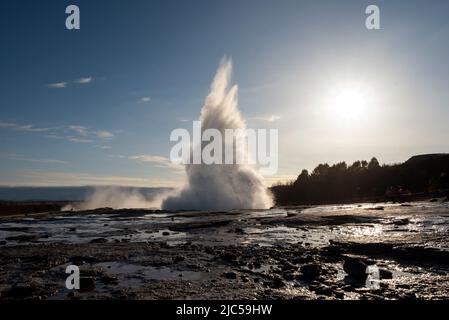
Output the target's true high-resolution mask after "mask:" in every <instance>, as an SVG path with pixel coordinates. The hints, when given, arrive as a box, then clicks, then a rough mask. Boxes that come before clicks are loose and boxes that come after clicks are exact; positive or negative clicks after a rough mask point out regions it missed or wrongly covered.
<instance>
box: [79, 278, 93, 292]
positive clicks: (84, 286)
mask: <svg viewBox="0 0 449 320" xmlns="http://www.w3.org/2000/svg"><path fill="white" fill-rule="evenodd" d="M94 290H95V279H94V278H87V277H81V278H80V291H81V292H90V291H94Z"/></svg>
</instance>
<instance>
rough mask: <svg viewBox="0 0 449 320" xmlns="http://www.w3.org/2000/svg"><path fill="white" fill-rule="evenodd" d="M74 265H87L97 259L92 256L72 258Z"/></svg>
mask: <svg viewBox="0 0 449 320" xmlns="http://www.w3.org/2000/svg"><path fill="white" fill-rule="evenodd" d="M70 261H71V262H72V264H74V265H77V266H80V265H83V264H85V263H92V262H94V261H95V258H94V257H92V256H73V257H71V258H70Z"/></svg>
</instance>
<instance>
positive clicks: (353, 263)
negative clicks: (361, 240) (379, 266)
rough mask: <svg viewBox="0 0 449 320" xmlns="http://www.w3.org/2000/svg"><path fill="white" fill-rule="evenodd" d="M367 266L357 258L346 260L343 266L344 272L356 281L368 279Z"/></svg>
mask: <svg viewBox="0 0 449 320" xmlns="http://www.w3.org/2000/svg"><path fill="white" fill-rule="evenodd" d="M366 267H367V265H366V264H365V263H364V262H363V261H361V260H360V259H356V258H346V260H345V262H344V264H343V270H344V271H345V272H346V273H347V274H348V276H349V277H351V278H355V279H360V280H362V279H366V277H367V276H368V275H367V273H366Z"/></svg>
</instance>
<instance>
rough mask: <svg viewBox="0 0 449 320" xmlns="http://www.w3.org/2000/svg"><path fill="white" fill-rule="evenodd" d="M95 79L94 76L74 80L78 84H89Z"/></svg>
mask: <svg viewBox="0 0 449 320" xmlns="http://www.w3.org/2000/svg"><path fill="white" fill-rule="evenodd" d="M93 80H94V78H92V77H86V78H79V79H76V80H75V81H74V83H77V84H89V83H91V82H92V81H93Z"/></svg>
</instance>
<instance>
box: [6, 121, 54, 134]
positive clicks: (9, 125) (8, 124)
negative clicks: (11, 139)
mask: <svg viewBox="0 0 449 320" xmlns="http://www.w3.org/2000/svg"><path fill="white" fill-rule="evenodd" d="M0 128H4V129H12V130H16V131H26V132H48V131H50V130H52V128H37V127H35V126H32V125H30V124H27V125H21V124H17V123H12V122H0Z"/></svg>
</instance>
